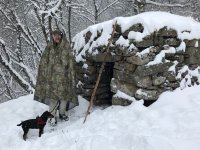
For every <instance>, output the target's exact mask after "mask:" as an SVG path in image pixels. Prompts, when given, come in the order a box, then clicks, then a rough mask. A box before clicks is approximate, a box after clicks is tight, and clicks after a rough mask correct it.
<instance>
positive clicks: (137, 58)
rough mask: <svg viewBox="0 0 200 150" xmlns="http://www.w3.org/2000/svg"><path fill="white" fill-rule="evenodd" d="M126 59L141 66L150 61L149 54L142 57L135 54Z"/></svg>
mask: <svg viewBox="0 0 200 150" xmlns="http://www.w3.org/2000/svg"><path fill="white" fill-rule="evenodd" d="M126 60H127V62H129V63H132V64H135V65H140V66H141V65H145V64H147V63H148V62H150V58H149V57H148V55H143V56H141V57H140V56H136V55H135V56H131V57H128V58H127V59H126Z"/></svg>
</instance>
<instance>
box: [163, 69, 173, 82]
mask: <svg viewBox="0 0 200 150" xmlns="http://www.w3.org/2000/svg"><path fill="white" fill-rule="evenodd" d="M163 76H164V77H166V80H168V81H169V82H174V81H176V74H175V73H174V72H173V71H169V72H163Z"/></svg>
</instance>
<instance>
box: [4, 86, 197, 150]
mask: <svg viewBox="0 0 200 150" xmlns="http://www.w3.org/2000/svg"><path fill="white" fill-rule="evenodd" d="M199 91H200V86H194V87H187V88H185V89H183V90H180V89H177V90H175V91H174V92H165V93H163V94H162V95H161V96H160V98H159V99H158V101H157V102H155V103H154V104H152V105H151V106H150V107H145V106H143V105H142V103H143V101H142V100H141V101H133V103H132V104H131V105H130V106H127V107H122V106H111V107H108V108H106V109H101V108H95V109H94V110H93V112H92V113H91V114H90V115H89V116H88V118H87V121H86V123H85V124H83V120H84V115H85V114H84V113H85V112H86V109H87V105H88V103H87V102H86V101H85V100H84V99H83V98H81V97H80V96H79V101H80V102H81V103H80V105H79V106H77V107H75V108H74V109H73V110H71V111H70V120H69V121H68V122H59V124H58V126H57V127H50V126H49V124H47V125H46V127H45V131H44V134H43V135H42V137H41V138H39V137H38V130H31V131H29V134H28V139H27V141H23V139H22V129H21V127H18V126H16V125H17V124H18V123H19V122H20V121H21V120H26V119H30V118H34V117H36V116H37V115H40V114H41V113H42V112H43V111H45V110H47V109H48V107H47V106H46V105H44V104H41V103H39V102H37V101H34V100H33V95H28V96H24V97H20V98H18V99H16V100H11V101H8V102H5V103H2V104H0V114H1V115H0V120H1V124H0V139H1V140H0V149H1V150H55V149H56V150H66V149H67V150H102V149H104V150H161V149H162V150H188V149H191V150H199V149H200V117H199V116H200V92H199Z"/></svg>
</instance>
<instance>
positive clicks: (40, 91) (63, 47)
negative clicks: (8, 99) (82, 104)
mask: <svg viewBox="0 0 200 150" xmlns="http://www.w3.org/2000/svg"><path fill="white" fill-rule="evenodd" d="M73 64H74V63H73V56H72V51H71V47H70V45H69V42H68V41H67V39H66V38H65V36H63V34H62V32H61V31H59V30H56V31H54V32H53V42H51V43H49V44H48V45H47V47H46V49H45V51H44V52H43V55H42V57H41V60H40V64H39V70H38V76H37V83H36V89H35V94H34V99H35V100H38V101H40V102H43V103H45V104H48V105H49V107H50V108H49V109H50V111H52V114H54V116H56V111H57V109H55V107H56V105H57V103H58V102H59V103H60V105H59V116H60V118H61V119H64V120H68V116H67V115H66V105H67V103H68V102H72V103H74V104H75V105H77V104H78V100H77V96H76V93H75V73H74V65H73Z"/></svg>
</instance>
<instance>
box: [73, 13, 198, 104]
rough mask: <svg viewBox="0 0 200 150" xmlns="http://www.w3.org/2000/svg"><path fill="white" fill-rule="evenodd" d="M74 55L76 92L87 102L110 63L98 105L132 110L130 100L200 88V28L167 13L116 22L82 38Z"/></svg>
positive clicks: (75, 45)
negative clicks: (98, 78) (113, 26)
mask: <svg viewBox="0 0 200 150" xmlns="http://www.w3.org/2000/svg"><path fill="white" fill-rule="evenodd" d="M116 21H117V28H116V31H115V35H114V39H113V41H112V45H111V47H110V49H109V53H106V52H105V51H106V45H107V44H108V41H109V38H110V36H111V35H110V34H111V32H112V25H113V24H114V22H116ZM73 50H74V54H75V56H76V62H77V66H76V72H77V88H78V91H79V93H80V94H82V95H83V96H84V97H86V98H88V99H89V98H90V96H91V94H92V91H93V88H94V85H95V82H96V79H97V76H98V72H99V68H100V65H101V63H102V62H104V61H105V62H106V67H105V69H104V72H103V74H102V78H101V81H100V85H99V87H98V90H97V94H96V99H95V103H96V104H105V103H112V104H117V105H128V104H130V103H131V101H132V98H131V97H134V98H135V99H144V100H146V101H154V100H157V99H158V97H159V95H160V94H161V93H162V92H164V91H167V90H174V89H176V88H178V87H180V88H181V89H183V88H185V87H187V86H192V85H194V84H199V83H200V24H199V23H198V22H196V21H194V20H193V19H192V18H188V17H183V16H178V15H173V14H170V13H165V12H148V13H143V14H140V15H136V16H133V17H125V18H122V17H121V18H115V19H114V20H110V21H107V22H104V23H101V24H97V25H94V26H90V27H88V28H87V29H85V30H83V31H82V32H80V33H79V34H77V35H76V36H75V37H74V38H73ZM119 92H120V93H123V94H119ZM124 95H126V96H124ZM111 100H112V101H111Z"/></svg>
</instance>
